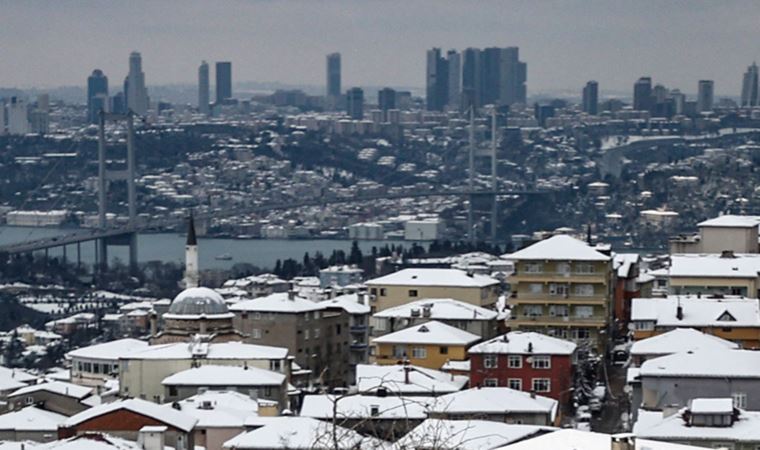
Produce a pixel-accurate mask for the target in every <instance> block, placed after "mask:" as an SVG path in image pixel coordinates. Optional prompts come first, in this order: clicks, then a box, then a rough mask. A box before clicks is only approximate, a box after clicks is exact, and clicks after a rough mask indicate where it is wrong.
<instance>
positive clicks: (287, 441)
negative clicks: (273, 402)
mask: <svg viewBox="0 0 760 450" xmlns="http://www.w3.org/2000/svg"><path fill="white" fill-rule="evenodd" d="M251 420H253V422H251ZM249 424H250V425H254V426H259V428H256V429H255V430H253V431H249V432H247V433H243V434H239V435H237V436H235V437H234V438H232V439H230V440H229V441H227V442H225V443H224V448H235V449H254V448H260V449H289V450H301V449H304V450H306V449H309V450H321V449H325V450H326V449H335V447H334V441H333V439H334V438H336V439H337V441H338V447H339V448H340V449H347V450H348V449H351V450H353V449H355V448H361V449H365V448H366V449H376V448H381V447H384V443H382V442H381V441H377V440H376V439H371V438H365V437H364V436H362V435H361V434H359V433H357V432H356V431H353V430H350V429H348V428H344V427H341V426H337V427H336V429H335V433H333V426H332V425H331V424H329V423H327V422H322V421H320V420H316V419H312V418H311V417H295V416H284V417H255V418H252V419H249V420H247V421H246V425H249ZM333 434H335V436H334V435H333Z"/></svg>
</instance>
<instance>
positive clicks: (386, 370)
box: [356, 364, 469, 395]
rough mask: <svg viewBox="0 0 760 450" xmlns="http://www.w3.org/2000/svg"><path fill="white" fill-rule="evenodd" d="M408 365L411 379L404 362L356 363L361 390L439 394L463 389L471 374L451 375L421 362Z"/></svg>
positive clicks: (357, 380)
mask: <svg viewBox="0 0 760 450" xmlns="http://www.w3.org/2000/svg"><path fill="white" fill-rule="evenodd" d="M407 367H408V371H409V374H408V380H409V382H408V383H407V376H406V374H405V368H404V366H402V365H389V366H380V365H372V364H358V365H357V366H356V384H357V387H358V389H359V392H372V391H376V390H377V389H379V388H385V389H387V390H389V391H391V392H394V393H398V394H409V395H414V394H420V395H435V394H446V393H450V392H456V391H459V390H461V389H462V388H463V387H464V386H465V385H466V384H467V383H468V382H469V377H466V376H459V375H451V374H448V373H445V372H441V371H440V370H433V369H427V368H424V367H419V366H411V365H410V366H407Z"/></svg>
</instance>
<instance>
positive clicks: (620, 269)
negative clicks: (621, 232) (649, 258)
mask: <svg viewBox="0 0 760 450" xmlns="http://www.w3.org/2000/svg"><path fill="white" fill-rule="evenodd" d="M640 259H641V255H639V254H638V253H616V254H615V255H614V256H613V257H612V267H613V268H614V269H615V270H617V276H618V278H628V277H630V276H631V275H632V274H631V268H632V267H633V265H634V264H636V263H637V262H639V260H640Z"/></svg>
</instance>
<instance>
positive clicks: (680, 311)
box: [676, 298, 683, 320]
mask: <svg viewBox="0 0 760 450" xmlns="http://www.w3.org/2000/svg"><path fill="white" fill-rule="evenodd" d="M676 319H678V320H683V306H681V299H680V298H679V299H678V306H676Z"/></svg>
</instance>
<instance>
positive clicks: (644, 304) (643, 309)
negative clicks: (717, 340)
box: [631, 295, 760, 328]
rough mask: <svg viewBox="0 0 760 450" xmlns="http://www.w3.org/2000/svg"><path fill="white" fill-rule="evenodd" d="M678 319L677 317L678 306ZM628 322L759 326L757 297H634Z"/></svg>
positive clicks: (692, 325)
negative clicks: (679, 315)
mask: <svg viewBox="0 0 760 450" xmlns="http://www.w3.org/2000/svg"><path fill="white" fill-rule="evenodd" d="M679 305H680V306H681V318H680V319H679V318H678V306H679ZM631 320H632V321H654V322H656V326H657V327H684V328H685V327H697V328H700V327H707V326H719V327H726V326H730V327H760V306H759V303H758V300H757V299H748V298H741V297H739V298H722V299H720V298H705V297H702V298H697V297H694V296H675V295H673V296H668V297H666V298H634V299H633V300H631Z"/></svg>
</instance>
